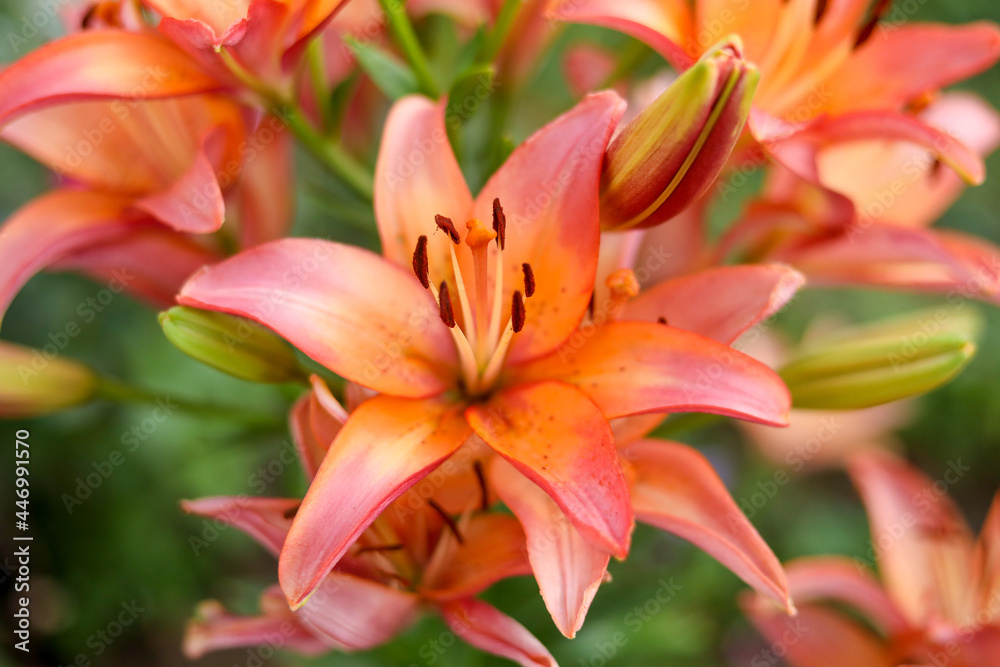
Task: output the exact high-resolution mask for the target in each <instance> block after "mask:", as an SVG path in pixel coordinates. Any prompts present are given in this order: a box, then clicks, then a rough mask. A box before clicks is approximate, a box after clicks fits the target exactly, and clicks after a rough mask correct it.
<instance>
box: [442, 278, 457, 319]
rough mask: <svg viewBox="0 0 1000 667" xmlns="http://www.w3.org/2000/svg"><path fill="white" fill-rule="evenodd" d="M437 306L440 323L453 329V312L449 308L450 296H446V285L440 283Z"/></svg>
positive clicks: (443, 282)
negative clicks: (439, 312) (439, 313)
mask: <svg viewBox="0 0 1000 667" xmlns="http://www.w3.org/2000/svg"><path fill="white" fill-rule="evenodd" d="M439 306H440V311H441V321H442V322H444V323H445V326H447V327H448V328H449V329H454V328H455V310H454V309H453V308H452V307H451V296H449V294H448V283H446V282H445V281H443V280H442V281H441V288H440V297H439Z"/></svg>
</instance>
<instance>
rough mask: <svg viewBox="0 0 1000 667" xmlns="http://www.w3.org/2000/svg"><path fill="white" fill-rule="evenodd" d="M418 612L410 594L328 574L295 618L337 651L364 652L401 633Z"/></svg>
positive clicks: (413, 598)
mask: <svg viewBox="0 0 1000 667" xmlns="http://www.w3.org/2000/svg"><path fill="white" fill-rule="evenodd" d="M419 611H420V598H418V597H417V596H416V595H415V594H413V593H408V592H406V591H401V590H398V589H395V588H391V587H389V586H383V585H382V584H379V583H376V582H374V581H369V580H367V579H361V578H359V577H354V576H351V575H349V574H343V573H341V572H331V573H330V574H329V575H327V576H326V578H325V579H323V581H322V583H321V584H320V586H319V588H317V589H316V592H315V593H314V594H313V596H312V598H310V600H309V603H308V604H306V606H304V607H302V608H301V609H299V610H297V611H296V612H295V617H296V619H297V620H298V621H299V622H300V623H302V625H304V626H305V627H307V628H309V629H310V630H312V632H313V634H315V635H316V636H317V637H319V638H321V639H323V640H324V641H326V642H327V643H329V644H332V645H334V646H336V647H337V648H339V649H341V650H344V651H364V650H367V649H370V648H373V647H375V646H378V645H380V644H384V643H386V642H387V641H389V640H390V639H392V638H393V637H395V636H396V635H398V634H399V633H400V632H402V631H403V630H405V629H406V628H407V627H409V626H410V625H411V624H412V623H413V621H414V620H416V618H417V615H418V613H419Z"/></svg>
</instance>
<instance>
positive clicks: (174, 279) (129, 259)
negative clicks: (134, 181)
mask: <svg viewBox="0 0 1000 667" xmlns="http://www.w3.org/2000/svg"><path fill="white" fill-rule="evenodd" d="M220 259H222V258H221V257H220V256H219V255H218V254H217V253H215V252H214V251H212V250H209V249H208V248H206V247H205V246H204V245H202V244H200V243H198V242H196V241H194V240H193V239H192V238H191V237H189V236H186V235H184V234H179V233H177V232H175V231H173V230H171V229H167V228H166V227H161V226H160V225H138V226H136V229H135V230H134V231H131V232H129V234H128V235H127V236H124V237H121V238H116V239H115V240H108V241H102V242H101V243H100V244H99V245H90V246H87V247H86V248H84V249H82V250H78V251H75V252H72V253H70V254H68V255H66V256H65V257H63V258H62V259H60V260H59V261H57V262H55V263H53V264H51V265H50V266H49V269H50V270H52V271H79V272H81V273H84V274H86V275H88V276H90V277H91V278H93V279H95V280H97V281H99V282H103V283H106V284H110V285H111V286H113V287H115V288H117V287H118V286H121V287H122V288H124V289H125V291H126V292H128V293H129V294H134V295H136V296H139V297H142V298H143V299H146V300H147V301H149V302H151V303H153V304H154V305H156V306H161V307H169V306H172V305H174V303H175V301H174V297H175V296H176V294H177V292H178V290H180V288H181V285H183V284H184V281H185V280H187V279H188V278H189V277H191V275H192V274H194V272H195V271H197V270H198V269H200V268H201V267H203V266H205V265H206V264H212V263H215V262H217V261H219V260H220Z"/></svg>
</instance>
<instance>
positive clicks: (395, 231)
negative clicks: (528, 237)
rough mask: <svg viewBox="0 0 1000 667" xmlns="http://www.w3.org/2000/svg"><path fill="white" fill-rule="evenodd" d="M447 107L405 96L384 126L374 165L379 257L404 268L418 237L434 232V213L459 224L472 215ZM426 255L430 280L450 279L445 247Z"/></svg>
mask: <svg viewBox="0 0 1000 667" xmlns="http://www.w3.org/2000/svg"><path fill="white" fill-rule="evenodd" d="M445 104H446V103H445V102H444V101H442V102H440V103H435V102H432V101H431V100H428V99H427V98H426V97H422V96H419V95H413V96H410V97H404V98H403V99H401V100H399V101H398V102H397V103H396V104H395V105H394V106H393V107H392V111H391V112H390V113H389V117H388V118H387V119H386V122H385V130H384V133H383V136H382V147H381V149H380V150H379V157H378V163H377V164H376V167H375V218H376V220H378V229H379V235H380V236H381V238H382V253H383V254H384V255H385V256H386V257H387V258H388V259H390V260H392V261H394V262H396V263H397V264H400V265H402V266H405V267H410V266H412V261H413V250H414V248H416V246H417V239H418V238H419V237H420V236H422V235H428V236H430V235H431V234H433V233H434V230H435V225H434V216H435V215H443V216H445V217H448V218H451V219H452V220H454V221H455V223H456V224H458V225H462V224H463V223H464V222H465V221H466V220H467V219H468V218H469V217H470V216H471V215H472V195H471V194H470V193H469V186H468V185H466V183H465V177H464V176H463V175H462V170H461V169H460V168H459V166H458V161H457V160H456V159H455V154H454V153H453V152H452V150H451V145H450V144H449V143H448V133H447V131H446V128H445ZM463 247H464V245H463V246H461V247H459V248H456V251H461V250H462V248H463ZM428 253H429V263H430V268H431V280H432V282H434V283H435V284H436V283H437V282H439V281H441V280H444V279H446V278H448V277H450V276H451V273H452V271H451V253H450V252H449V250H448V244H447V243H444V242H441V243H431V244H428ZM470 275H471V274H470Z"/></svg>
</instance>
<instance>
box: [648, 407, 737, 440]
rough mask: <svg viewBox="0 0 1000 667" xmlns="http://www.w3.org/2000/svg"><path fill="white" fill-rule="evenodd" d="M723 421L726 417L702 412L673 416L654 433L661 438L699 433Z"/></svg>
mask: <svg viewBox="0 0 1000 667" xmlns="http://www.w3.org/2000/svg"><path fill="white" fill-rule="evenodd" d="M723 419H724V417H722V416H721V415H711V414H706V413H701V412H691V413H687V414H682V415H672V416H671V417H670V418H669V419H667V420H666V421H665V422H663V424H662V425H661V426H660V427H659V428H657V429H656V431H655V432H654V433H655V435H656V436H657V437H660V438H664V437H668V436H675V435H678V434H680V433H686V432H688V431H697V430H698V429H702V428H705V427H706V426H713V425H715V424H718V423H719V422H721V421H722V420H723Z"/></svg>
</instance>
